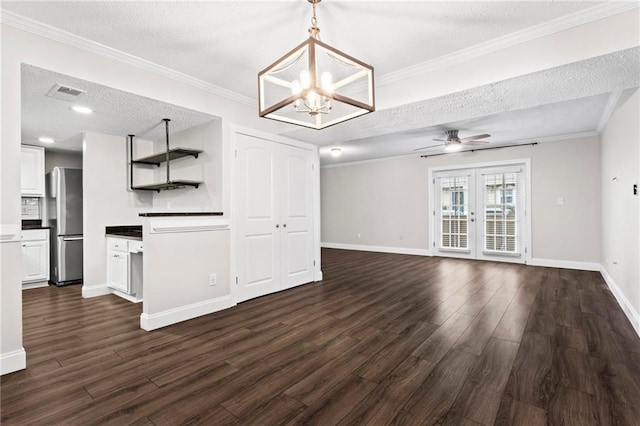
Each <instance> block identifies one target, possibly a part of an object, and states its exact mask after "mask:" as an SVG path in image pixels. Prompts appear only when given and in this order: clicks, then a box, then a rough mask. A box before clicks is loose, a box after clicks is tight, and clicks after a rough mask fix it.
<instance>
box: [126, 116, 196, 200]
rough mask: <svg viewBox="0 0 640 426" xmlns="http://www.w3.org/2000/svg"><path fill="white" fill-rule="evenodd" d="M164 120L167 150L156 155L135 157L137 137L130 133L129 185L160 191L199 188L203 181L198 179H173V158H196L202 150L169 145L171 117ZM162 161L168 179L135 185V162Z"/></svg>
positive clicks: (142, 189)
mask: <svg viewBox="0 0 640 426" xmlns="http://www.w3.org/2000/svg"><path fill="white" fill-rule="evenodd" d="M162 121H164V128H165V140H166V145H165V151H164V152H162V153H159V154H154V155H149V156H147V157H142V158H138V159H135V160H134V159H133V138H134V137H135V135H128V137H129V158H130V162H129V176H130V177H129V187H130V188H131V189H132V190H136V191H157V192H158V193H159V192H160V191H166V190H169V189H180V188H184V187H186V186H191V187H194V188H198V187H199V186H200V185H201V184H202V182H198V181H192V180H184V179H178V180H171V161H172V160H176V159H178V158H183V157H189V156H191V157H194V158H198V155H199V154H200V153H202V152H203V151H202V150H199V149H189V148H174V149H171V148H170V147H169V122H170V121H171V119H169V118H163V119H162ZM162 163H166V164H167V166H166V167H167V179H166V181H165V182H162V183H154V184H150V185H138V186H134V184H133V165H134V164H144V165H154V166H157V167H160V164H162Z"/></svg>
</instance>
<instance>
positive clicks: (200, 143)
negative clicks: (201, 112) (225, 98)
mask: <svg viewBox="0 0 640 426" xmlns="http://www.w3.org/2000/svg"><path fill="white" fill-rule="evenodd" d="M169 144H170V146H171V148H177V147H181V148H192V149H201V150H203V151H204V152H203V153H201V154H200V155H198V158H197V159H194V158H193V157H185V158H181V159H179V160H176V161H172V162H171V168H170V173H171V179H187V180H195V181H200V182H204V184H203V185H201V186H199V187H198V188H192V187H186V188H183V189H177V190H171V191H162V192H160V193H159V194H158V193H154V196H153V208H154V211H169V210H173V211H222V210H223V207H222V202H223V200H222V180H223V179H222V166H223V164H224V161H222V127H221V122H220V120H214V121H211V122H209V123H205V124H202V125H200V126H196V127H192V128H190V129H186V130H183V131H181V132H178V133H175V134H171V135H170V137H169ZM165 149H166V142H165V141H156V143H155V147H154V152H162V151H164V150H165ZM154 174H155V178H154V179H155V181H157V182H162V181H165V180H166V178H167V170H166V163H163V164H162V165H161V166H160V167H158V168H155V170H154Z"/></svg>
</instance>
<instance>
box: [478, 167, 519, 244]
mask: <svg viewBox="0 0 640 426" xmlns="http://www.w3.org/2000/svg"><path fill="white" fill-rule="evenodd" d="M518 183H519V172H514V173H495V174H488V175H484V231H485V232H484V234H485V238H484V249H485V251H492V252H501V253H514V254H515V253H519V251H518V250H519V248H518V240H519V238H518V237H519V232H520V230H519V229H518V219H519V216H520V206H519V205H518V192H519V185H518Z"/></svg>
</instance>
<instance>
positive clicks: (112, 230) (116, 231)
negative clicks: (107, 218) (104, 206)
mask: <svg viewBox="0 0 640 426" xmlns="http://www.w3.org/2000/svg"><path fill="white" fill-rule="evenodd" d="M104 231H105V232H104V233H105V234H106V235H107V236H114V237H124V238H131V239H134V240H142V225H120V226H107V227H105V230H104Z"/></svg>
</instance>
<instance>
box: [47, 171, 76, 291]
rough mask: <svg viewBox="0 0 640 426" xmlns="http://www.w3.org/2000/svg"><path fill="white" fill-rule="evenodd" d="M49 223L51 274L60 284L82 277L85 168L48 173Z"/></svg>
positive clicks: (70, 282) (73, 281)
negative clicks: (83, 184) (83, 176)
mask: <svg viewBox="0 0 640 426" xmlns="http://www.w3.org/2000/svg"><path fill="white" fill-rule="evenodd" d="M45 197H46V200H45V215H44V217H45V223H44V224H45V225H46V226H50V227H51V232H50V235H51V262H50V265H51V276H50V280H51V281H52V282H53V283H54V284H55V285H58V286H61V285H65V284H72V283H77V282H80V281H82V170H81V169H69V168H64V167H54V168H53V170H52V171H51V172H50V173H47V176H46V190H45Z"/></svg>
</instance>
